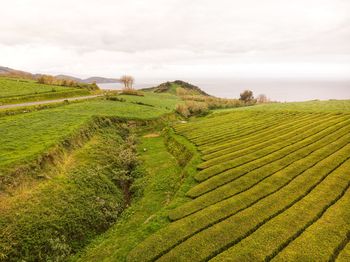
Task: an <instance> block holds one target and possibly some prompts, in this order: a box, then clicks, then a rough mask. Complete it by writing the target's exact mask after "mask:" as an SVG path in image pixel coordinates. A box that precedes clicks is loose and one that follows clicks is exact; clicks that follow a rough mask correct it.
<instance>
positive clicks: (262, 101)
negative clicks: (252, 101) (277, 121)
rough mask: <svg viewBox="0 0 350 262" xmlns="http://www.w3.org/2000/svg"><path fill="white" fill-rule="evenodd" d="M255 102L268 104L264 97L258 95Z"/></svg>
mask: <svg viewBox="0 0 350 262" xmlns="http://www.w3.org/2000/svg"><path fill="white" fill-rule="evenodd" d="M257 102H258V103H259V104H264V103H268V102H269V99H268V98H267V96H266V95H264V94H260V95H258V97H257Z"/></svg>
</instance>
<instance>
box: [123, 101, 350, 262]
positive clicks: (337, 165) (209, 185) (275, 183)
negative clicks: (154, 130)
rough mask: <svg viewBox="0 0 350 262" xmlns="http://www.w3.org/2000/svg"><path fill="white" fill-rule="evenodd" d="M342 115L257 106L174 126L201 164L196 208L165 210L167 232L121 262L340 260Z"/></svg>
mask: <svg viewBox="0 0 350 262" xmlns="http://www.w3.org/2000/svg"><path fill="white" fill-rule="evenodd" d="M348 105H350V103H349V101H331V102H307V103H298V104H291V105H289V106H288V105H286V106H285V105H284V104H273V105H264V106H266V108H265V107H264V109H262V108H263V106H257V107H248V108H241V109H239V110H225V111H224V110H223V111H221V112H215V113H214V114H211V115H209V116H207V117H204V118H197V119H193V120H191V121H190V122H189V123H184V124H179V125H176V126H175V130H176V132H178V133H179V134H182V135H184V136H185V137H187V138H188V139H189V140H190V141H192V142H193V143H195V144H196V145H197V148H198V149H199V151H200V152H201V154H202V155H201V157H202V159H203V160H204V162H203V163H201V164H199V168H200V171H199V172H198V173H195V174H194V177H195V178H196V179H197V180H198V181H199V182H200V183H198V184H197V185H194V186H193V187H192V188H190V189H189V191H188V192H187V195H188V196H190V197H192V198H193V199H187V200H185V199H184V202H183V204H182V205H180V206H178V207H175V208H173V209H171V210H170V212H169V218H170V219H171V220H172V221H173V222H172V223H170V224H169V225H168V226H166V227H164V228H162V229H160V230H159V231H157V232H156V233H155V234H153V235H151V236H150V237H149V238H148V239H146V240H145V241H143V242H142V243H140V244H139V245H138V246H137V247H136V248H134V249H133V250H132V251H131V252H130V254H129V255H128V261H155V260H157V261H208V260H210V259H213V258H215V260H217V261H226V260H228V261H255V260H257V261H261V260H267V261H269V260H271V259H276V260H278V261H280V260H283V261H285V260H287V261H290V260H293V258H296V259H294V260H300V259H301V260H303V259H306V258H308V255H310V257H313V258H314V260H328V259H332V257H333V258H334V257H338V258H339V259H340V258H342V257H343V258H342V259H344V258H346V257H347V246H348V241H349V240H348V239H349V235H348V232H349V226H350V224H349V220H348V218H347V216H348V214H346V211H345V210H346V208H347V206H346V203H347V202H346V201H347V200H346V197H347V196H348V191H349V186H350V177H349V176H348V174H347V170H348V169H349V166H350V159H349V153H348V152H349V151H350V135H349V124H350V122H349V121H350V115H349V114H348V113H347V112H348ZM344 201H345V204H344ZM334 212H335V213H334ZM327 217H328V218H327ZM326 219H331V220H332V221H333V222H334V223H335V224H336V225H335V226H332V224H327V222H326V221H327V220H326ZM323 221H324V222H323ZM337 221H338V222H337ZM308 230H310V233H309V234H307V233H306V232H308ZM335 231H336V232H337V233H336V234H335V235H334V236H333V235H332V234H331V233H332V232H335ZM315 235H318V236H319V237H320V239H317V238H314V236H315ZM298 241H300V243H299V242H298ZM297 243H299V244H298V245H297ZM304 243H309V246H308V247H305V248H302V246H303V245H304ZM299 248H300V249H301V251H300V252H299ZM321 249H322V250H323V251H322V252H321V253H319V252H318V250H321ZM318 253H319V254H318ZM291 258H292V259H291ZM306 260H307V259H306Z"/></svg>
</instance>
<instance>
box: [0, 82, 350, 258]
mask: <svg viewBox="0 0 350 262" xmlns="http://www.w3.org/2000/svg"><path fill="white" fill-rule="evenodd" d="M51 87H52V86H51ZM177 87H178V86H176V84H175V86H174V83H173V84H171V89H170V91H169V92H143V93H142V95H143V96H132V95H119V96H115V97H114V96H110V97H109V99H110V100H107V99H104V98H103V99H102V98H101V99H100V98H99V99H94V100H91V101H84V102H80V103H73V104H59V105H57V106H55V107H52V108H47V109H42V110H38V111H31V112H27V113H20V112H17V114H15V115H10V116H2V117H0V130H1V136H0V144H1V147H0V181H1V183H2V184H0V190H2V191H0V192H1V194H0V213H1V216H0V260H1V259H3V260H8V261H19V260H26V261H49V260H50V261H67V260H70V261H155V260H160V261H208V260H214V261H226V260H235V261H261V260H268V261H269V260H276V261H277V260H278V261H286V260H287V261H288V260H297V261H303V260H312V261H325V260H334V259H336V258H338V259H339V260H340V261H341V260H343V261H346V259H347V258H348V257H349V252H348V250H349V240H350V234H349V230H350V223H349V221H350V216H349V214H350V213H349V212H348V210H349V207H350V201H349V199H350V195H349V194H350V189H349V187H350V176H349V175H348V170H349V169H350V158H349V157H350V156H349V152H350V133H349V130H350V110H349V109H350V101H327V102H319V101H312V102H305V103H276V104H268V105H258V106H250V107H241V108H236V109H226V110H216V111H215V112H214V113H209V114H208V115H207V116H202V117H196V118H191V119H187V121H181V122H180V121H178V120H175V119H176V118H175V117H174V116H173V115H170V114H172V113H173V112H174V109H175V108H176V105H177V104H183V103H185V102H184V101H183V100H181V98H180V97H179V96H176V95H174V94H176V93H177V92H176V88H177ZM181 88H182V87H181ZM191 96H192V95H191ZM201 96H202V95H201ZM202 97H203V96H202ZM244 105H245V104H244ZM239 106H243V104H242V105H241V104H240V105H239ZM28 111H30V110H28ZM27 171H28V172H27ZM29 171H30V172H29ZM26 177H31V178H32V180H28V181H26V179H25V178H26ZM16 179H17V180H16ZM9 181H10V182H11V183H12V184H11V185H12V186H13V187H11V188H9V189H8V188H5V187H4V185H5V183H7V182H9ZM105 231H107V232H105ZM77 252H78V254H76V253H77Z"/></svg>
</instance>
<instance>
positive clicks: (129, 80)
mask: <svg viewBox="0 0 350 262" xmlns="http://www.w3.org/2000/svg"><path fill="white" fill-rule="evenodd" d="M120 81H121V82H122V83H123V84H124V89H133V87H132V86H133V84H134V81H135V79H134V78H133V77H132V76H129V75H123V76H122V77H121V78H120Z"/></svg>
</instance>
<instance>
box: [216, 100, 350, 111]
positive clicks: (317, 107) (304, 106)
mask: <svg viewBox="0 0 350 262" xmlns="http://www.w3.org/2000/svg"><path fill="white" fill-rule="evenodd" d="M240 110H243V111H247V110H248V111H270V112H275V111H280V110H283V111H291V112H293V111H297V112H332V113H345V112H347V113H349V112H350V100H329V101H318V100H314V101H307V102H292V103H272V104H262V105H255V106H250V107H241V108H235V109H219V110H215V112H216V113H224V112H229V111H240Z"/></svg>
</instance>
